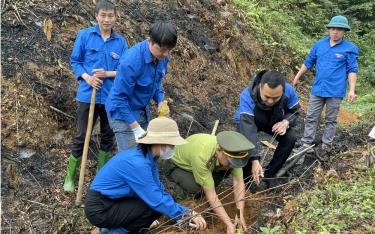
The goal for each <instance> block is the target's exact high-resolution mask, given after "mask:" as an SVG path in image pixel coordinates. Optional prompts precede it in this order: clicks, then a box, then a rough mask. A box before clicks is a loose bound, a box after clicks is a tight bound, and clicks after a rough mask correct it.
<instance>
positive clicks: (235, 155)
mask: <svg viewBox="0 0 375 234" xmlns="http://www.w3.org/2000/svg"><path fill="white" fill-rule="evenodd" d="M186 140H187V141H188V144H185V145H181V146H176V147H175V152H174V155H173V157H172V159H171V161H170V162H169V165H168V166H166V167H165V168H168V169H166V170H164V172H165V173H166V176H167V178H168V180H170V181H173V182H175V183H176V184H177V185H179V186H180V187H181V188H182V189H183V190H184V193H187V194H195V195H196V194H199V193H201V191H202V189H203V191H204V194H205V196H206V198H207V200H208V202H209V203H210V205H211V207H212V208H213V211H214V212H215V214H216V215H217V216H218V217H219V218H220V220H221V221H222V222H223V223H225V224H226V226H227V233H234V231H235V226H234V223H232V221H231V218H230V217H229V216H228V214H227V212H226V211H225V209H224V206H223V205H222V203H221V202H220V200H219V198H218V195H217V194H216V191H215V187H216V186H218V184H219V183H220V182H221V180H222V179H223V178H224V177H226V176H228V175H229V174H230V173H231V174H232V177H233V192H234V198H235V202H236V206H237V208H239V209H240V210H241V212H240V213H241V215H240V216H241V217H240V222H241V225H242V227H243V228H244V229H246V222H245V219H244V207H245V204H244V197H245V184H244V180H243V174H242V167H244V166H245V165H246V164H247V162H248V160H249V157H250V150H251V149H253V148H254V145H253V144H252V143H251V142H250V141H249V140H247V139H246V137H245V136H243V135H242V134H241V133H238V132H234V131H223V132H220V133H219V134H218V135H217V136H214V135H209V134H194V135H191V136H190V137H188V138H187V139H186Z"/></svg>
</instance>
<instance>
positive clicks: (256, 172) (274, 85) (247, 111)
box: [235, 71, 300, 187]
mask: <svg viewBox="0 0 375 234" xmlns="http://www.w3.org/2000/svg"><path fill="white" fill-rule="evenodd" d="M299 112H300V105H299V101H298V97H297V93H296V91H295V90H294V88H293V87H292V86H291V85H290V84H288V83H286V82H285V77H284V76H283V75H282V74H281V73H280V72H278V71H261V72H259V73H258V74H257V75H256V76H255V77H254V78H253V80H252V82H251V83H250V85H249V86H248V87H246V88H245V89H244V90H243V91H242V93H241V95H240V104H239V107H238V109H237V111H236V113H235V122H236V124H237V128H238V131H239V132H240V133H242V134H243V135H244V136H246V137H247V139H249V140H250V141H251V142H252V143H253V144H254V145H255V149H254V150H253V151H252V157H251V158H250V160H249V162H248V163H247V165H246V166H245V167H244V168H243V169H242V170H243V177H244V180H245V182H246V184H247V186H250V185H251V180H250V177H251V175H252V176H253V180H254V182H255V183H256V184H257V185H259V182H260V178H259V177H261V176H263V169H262V165H260V162H259V159H260V155H259V149H258V148H259V147H257V138H258V132H259V131H263V132H265V133H267V134H269V135H271V136H275V137H276V140H277V141H278V142H279V143H278V145H277V147H276V150H275V153H274V154H273V157H272V160H271V161H270V163H269V164H268V166H267V167H266V169H265V172H264V177H266V178H267V179H266V180H265V182H266V183H267V185H268V187H274V186H276V185H278V183H279V182H280V181H278V180H277V178H276V174H277V172H278V171H279V170H280V169H281V168H282V166H283V165H284V163H285V161H286V160H287V158H288V157H289V155H290V153H291V152H292V149H293V147H294V144H295V142H296V136H295V133H294V131H293V128H292V127H293V126H294V125H295V124H296V119H297V116H298V115H299Z"/></svg>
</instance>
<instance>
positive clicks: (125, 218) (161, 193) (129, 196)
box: [85, 117, 206, 233]
mask: <svg viewBox="0 0 375 234" xmlns="http://www.w3.org/2000/svg"><path fill="white" fill-rule="evenodd" d="M147 130H148V131H147V134H146V135H145V136H144V137H143V138H141V139H139V140H138V142H137V143H139V145H138V146H137V147H134V148H130V149H128V150H124V151H121V152H120V153H118V154H117V155H116V156H115V157H113V158H112V159H111V160H110V161H109V162H108V163H107V164H105V166H104V167H103V168H102V169H101V170H100V171H99V172H98V174H97V175H96V176H95V178H94V181H93V182H92V184H91V185H90V188H89V190H88V192H87V198H86V202H85V213H86V216H87V219H88V220H89V221H90V222H91V223H92V224H93V225H95V226H97V227H99V228H110V229H125V230H126V231H128V232H131V233H133V232H134V233H138V232H139V231H140V230H141V229H143V228H148V227H149V226H150V225H151V223H152V222H153V221H155V220H156V219H157V218H158V217H159V216H160V215H161V214H164V215H166V216H168V217H169V218H173V219H175V220H181V219H184V218H191V219H192V221H193V222H194V223H195V224H196V225H197V226H198V227H199V228H200V229H205V228H206V222H205V220H204V219H203V218H202V217H201V216H199V215H196V214H195V213H194V212H193V211H191V210H189V209H188V208H186V207H184V206H182V205H180V204H178V203H176V202H175V201H174V200H173V198H172V196H171V195H170V194H169V193H167V192H166V191H165V190H164V186H163V184H162V183H161V182H160V179H159V173H158V166H157V159H169V158H170V157H171V156H172V155H173V153H172V152H173V148H174V146H175V145H180V144H185V143H187V142H186V141H185V140H184V139H183V138H181V137H180V134H179V131H178V127H177V124H176V122H175V121H173V120H171V119H169V118H166V117H160V118H156V119H154V120H152V121H151V122H150V124H149V127H148V129H147ZM191 215H193V216H191ZM125 230H122V231H123V232H125V233H126V231H125Z"/></svg>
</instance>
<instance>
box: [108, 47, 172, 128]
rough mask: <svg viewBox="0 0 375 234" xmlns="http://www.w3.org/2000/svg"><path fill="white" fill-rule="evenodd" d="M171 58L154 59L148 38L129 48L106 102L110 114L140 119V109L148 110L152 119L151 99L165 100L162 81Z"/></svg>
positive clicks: (125, 119)
mask: <svg viewBox="0 0 375 234" xmlns="http://www.w3.org/2000/svg"><path fill="white" fill-rule="evenodd" d="M168 61H169V57H166V58H164V59H163V60H160V61H157V62H156V63H155V62H154V61H153V57H152V54H151V52H150V49H149V46H148V42H147V40H144V41H142V42H140V43H138V44H136V45H135V46H133V47H131V48H130V49H129V50H127V51H126V53H125V54H124V56H123V57H122V58H121V61H120V65H119V68H118V70H117V75H116V79H115V82H114V85H113V88H112V90H111V92H110V94H109V97H108V99H107V102H106V106H105V107H106V110H107V113H108V115H109V116H110V117H111V118H112V119H117V120H123V121H126V122H127V123H128V124H131V123H133V122H134V121H137V120H138V119H139V117H140V111H141V110H146V114H147V118H148V121H149V120H150V110H149V103H150V101H151V99H153V100H154V101H155V102H156V103H159V102H161V101H163V100H164V91H163V87H162V84H163V79H164V76H165V74H166V73H167V65H168Z"/></svg>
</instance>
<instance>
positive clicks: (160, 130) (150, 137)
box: [137, 117, 188, 145]
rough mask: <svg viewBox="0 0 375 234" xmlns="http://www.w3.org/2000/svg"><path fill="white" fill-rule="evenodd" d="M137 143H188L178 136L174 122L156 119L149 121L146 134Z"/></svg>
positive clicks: (166, 119)
mask: <svg viewBox="0 0 375 234" xmlns="http://www.w3.org/2000/svg"><path fill="white" fill-rule="evenodd" d="M137 143H141V144H166V145H183V144H186V143H188V142H187V141H186V140H185V139H184V138H182V137H181V136H180V132H179V131H178V126H177V123H176V121H174V120H173V119H170V118H167V117H158V118H155V119H153V120H151V121H150V123H149V124H148V127H147V132H146V134H145V135H144V136H143V137H142V138H140V139H139V140H138V141H137Z"/></svg>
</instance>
